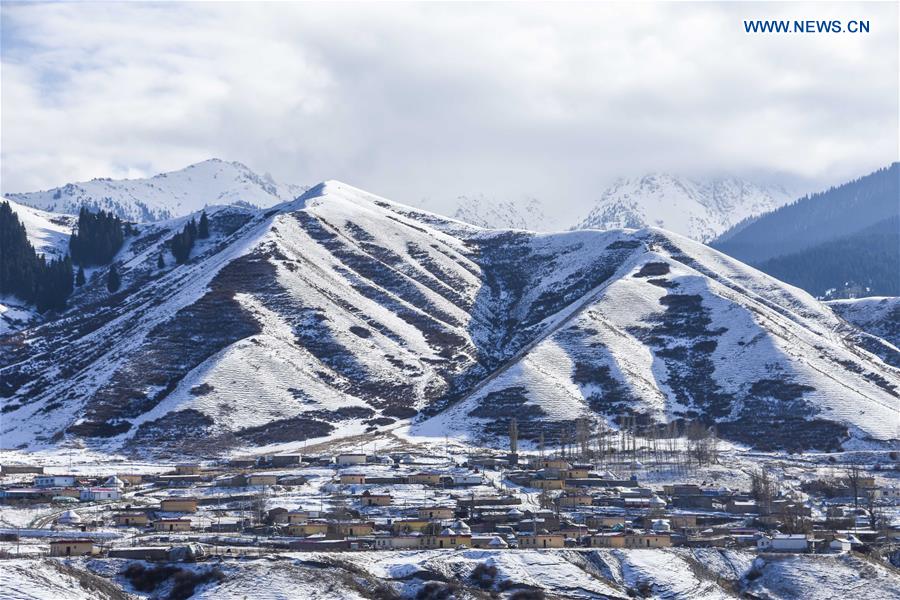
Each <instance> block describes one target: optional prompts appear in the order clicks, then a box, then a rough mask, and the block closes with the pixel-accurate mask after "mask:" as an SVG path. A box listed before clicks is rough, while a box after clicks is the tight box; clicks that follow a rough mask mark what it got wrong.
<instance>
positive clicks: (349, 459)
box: [335, 453, 366, 466]
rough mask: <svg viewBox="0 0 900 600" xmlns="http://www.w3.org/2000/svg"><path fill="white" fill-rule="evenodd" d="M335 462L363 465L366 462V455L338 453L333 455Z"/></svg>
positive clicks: (343, 464)
mask: <svg viewBox="0 0 900 600" xmlns="http://www.w3.org/2000/svg"><path fill="white" fill-rule="evenodd" d="M335 462H336V463H337V464H338V465H341V466H347V465H364V464H366V455H365V454H355V453H354V454H338V455H337V456H336V457H335Z"/></svg>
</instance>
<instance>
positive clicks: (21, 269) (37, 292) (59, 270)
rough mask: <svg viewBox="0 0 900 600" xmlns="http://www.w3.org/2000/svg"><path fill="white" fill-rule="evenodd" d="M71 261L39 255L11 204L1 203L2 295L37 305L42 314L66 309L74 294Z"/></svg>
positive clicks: (68, 258) (0, 282) (0, 280)
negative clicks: (49, 258)
mask: <svg viewBox="0 0 900 600" xmlns="http://www.w3.org/2000/svg"><path fill="white" fill-rule="evenodd" d="M72 285H73V284H72V259H71V258H70V257H69V256H68V255H66V256H65V257H63V258H60V259H56V260H50V261H48V260H47V259H46V257H45V256H44V255H43V254H41V255H39V254H38V253H37V252H36V251H35V249H34V246H32V245H31V242H29V241H28V234H27V233H26V231H25V226H24V225H23V224H22V223H21V222H20V221H19V217H18V215H16V213H15V212H13V210H12V207H11V206H10V204H9V202H2V203H0V294H4V295H5V294H9V295H13V296H16V297H18V298H20V299H21V300H24V301H25V302H27V303H30V304H34V305H35V307H36V308H37V309H38V311H40V312H44V311H46V310H50V309H54V310H61V309H62V308H65V305H66V298H68V296H69V294H71V293H72Z"/></svg>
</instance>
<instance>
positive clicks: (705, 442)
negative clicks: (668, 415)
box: [539, 415, 719, 473]
mask: <svg viewBox="0 0 900 600" xmlns="http://www.w3.org/2000/svg"><path fill="white" fill-rule="evenodd" d="M617 421H618V425H619V426H618V428H617V429H613V428H612V427H610V426H609V425H608V424H607V423H606V422H603V421H600V422H597V423H594V424H591V422H590V421H589V420H588V419H578V420H577V421H575V423H574V424H573V425H572V427H569V428H563V430H562V431H560V433H559V454H560V455H561V456H562V457H564V458H567V459H570V460H582V461H585V462H592V463H596V464H599V465H601V466H604V467H609V468H614V467H615V468H618V469H620V470H625V471H629V470H631V471H633V470H634V469H635V468H637V463H641V467H643V468H645V469H654V470H669V471H675V472H679V473H687V472H690V471H691V470H693V469H694V468H697V467H704V466H708V465H712V464H716V463H718V460H719V437H718V433H717V431H716V427H715V425H712V426H707V425H705V424H704V423H702V422H700V421H686V422H678V421H674V422H671V423H668V424H665V425H659V424H655V423H651V424H642V423H640V422H639V420H638V417H636V416H634V415H622V416H620V417H619V418H618V419H617ZM539 448H540V449H541V451H542V453H543V451H544V438H543V435H541V440H540V443H539Z"/></svg>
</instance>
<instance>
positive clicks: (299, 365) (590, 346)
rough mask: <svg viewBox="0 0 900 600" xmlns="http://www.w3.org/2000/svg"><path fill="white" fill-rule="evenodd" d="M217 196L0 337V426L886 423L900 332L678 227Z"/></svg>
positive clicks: (182, 433)
mask: <svg viewBox="0 0 900 600" xmlns="http://www.w3.org/2000/svg"><path fill="white" fill-rule="evenodd" d="M208 214H209V218H210V229H211V233H212V235H211V237H210V239H208V240H201V241H198V244H197V246H196V247H195V248H194V250H193V252H192V254H191V257H190V258H189V260H188V262H187V263H186V264H185V265H182V266H175V265H174V264H173V261H172V257H171V255H167V254H165V252H166V251H165V244H166V240H167V239H168V238H169V236H171V235H173V234H174V232H177V231H178V230H179V229H180V228H181V227H182V226H183V223H184V220H185V219H186V218H187V217H183V218H180V219H175V220H171V221H166V222H160V223H152V224H147V225H144V226H141V227H140V231H139V233H138V235H136V236H135V237H134V238H133V239H130V240H129V241H128V242H127V244H126V246H125V247H124V248H123V250H122V251H121V252H120V253H119V255H118V256H117V258H116V265H117V269H118V271H119V273H120V274H121V278H122V289H121V290H120V291H119V292H117V293H116V294H113V295H110V294H109V293H108V292H106V290H105V286H104V285H103V272H102V270H101V271H98V273H97V275H96V277H94V278H92V279H91V281H89V282H88V283H87V284H86V285H85V286H83V288H82V289H79V290H78V291H76V294H75V295H74V296H73V298H72V305H73V309H72V310H70V311H69V312H67V313H66V314H65V315H63V316H62V318H60V319H59V320H56V321H52V322H49V323H45V324H43V325H41V326H38V327H33V328H30V329H26V330H24V331H21V332H19V333H17V334H15V335H10V336H5V337H0V381H2V384H0V397H2V398H3V411H4V423H3V430H2V431H0V434H2V435H0V437H2V439H3V443H4V445H5V446H9V445H11V446H17V445H19V444H22V443H25V444H30V445H33V446H41V445H53V444H59V443H65V442H66V441H67V440H69V441H76V440H81V441H82V442H85V443H89V444H92V445H97V446H100V447H118V448H121V447H126V448H131V449H132V450H134V451H136V452H187V453H218V452H224V451H228V449H230V448H237V447H242V446H246V445H261V444H273V443H290V442H302V441H303V440H305V439H313V438H323V437H328V436H331V435H336V434H338V433H340V435H353V434H358V433H364V432H365V431H367V430H369V431H371V430H376V429H380V428H384V427H392V426H394V425H397V424H404V423H407V424H408V425H409V426H410V427H411V431H412V432H413V433H417V432H418V433H419V434H422V435H432V436H433V435H438V433H437V432H440V433H439V434H440V435H441V436H442V435H444V434H445V433H448V432H450V433H453V434H454V435H462V436H472V437H475V438H496V437H497V436H501V437H502V436H504V435H505V427H506V424H507V422H508V420H509V419H510V418H511V417H512V416H516V417H517V418H518V419H519V422H520V433H521V435H522V437H523V439H536V437H537V435H538V434H539V433H540V432H542V431H543V432H544V433H546V435H547V438H548V439H550V440H553V439H559V437H560V436H562V435H565V431H566V428H568V427H571V426H572V423H573V420H574V419H577V418H582V417H583V418H588V419H590V420H592V421H597V420H604V421H611V422H615V421H616V420H617V419H618V418H620V417H622V416H623V415H634V416H636V417H639V418H640V419H641V420H642V422H645V423H647V424H649V423H654V422H659V423H662V422H667V421H669V420H677V419H688V420H690V419H700V420H703V421H704V422H707V423H718V426H719V428H720V431H721V432H722V435H723V436H726V437H729V438H730V439H733V440H736V441H740V442H742V443H748V444H754V443H756V444H757V445H759V444H769V445H770V446H771V447H785V446H789V447H798V448H799V447H820V448H833V447H837V446H840V445H841V444H850V445H851V446H852V445H854V444H857V445H858V444H867V443H879V442H878V440H889V439H893V438H895V437H896V435H897V434H896V431H895V428H893V429H892V428H891V426H890V423H891V422H892V420H891V419H892V418H893V417H895V416H896V410H895V409H894V408H893V407H894V406H895V405H896V398H897V397H898V396H897V389H898V387H900V371H898V370H897V369H896V368H894V367H891V366H890V365H889V364H887V363H885V362H884V361H883V360H882V359H881V358H879V354H878V352H882V353H885V356H890V354H889V353H890V352H894V353H896V348H893V347H892V346H890V347H888V346H887V345H885V347H884V348H878V347H871V348H867V347H864V346H863V345H862V344H861V343H860V342H858V341H857V338H858V336H860V335H861V333H860V332H859V331H858V330H857V329H855V328H853V327H852V326H850V325H848V324H847V323H846V322H844V321H842V320H840V319H838V318H837V317H835V316H834V315H833V313H832V312H831V310H830V309H828V308H827V307H825V306H823V305H821V304H819V303H818V302H816V301H815V300H814V299H812V298H811V297H809V296H808V295H806V294H805V293H803V292H801V291H799V290H797V289H795V288H791V287H790V286H785V285H783V284H781V283H780V282H777V281H776V280H774V279H771V278H769V277H767V276H765V275H763V274H761V273H759V272H758V271H756V270H754V269H752V268H750V267H747V266H745V265H742V264H741V263H739V262H737V261H734V260H732V259H730V258H728V257H726V256H724V255H721V254H719V253H718V252H715V251H713V250H710V249H709V248H706V247H705V246H702V245H701V244H698V243H696V242H691V241H690V240H688V239H686V238H684V237H681V236H678V235H677V234H672V233H670V232H665V231H662V230H658V229H643V230H639V231H605V232H599V231H571V232H564V233H559V234H534V233H530V232H521V231H492V230H485V229H482V228H478V227H474V226H470V225H467V224H465V223H461V222H459V221H456V220H453V219H448V218H446V217H441V216H440V215H436V214H434V213H429V212H427V211H423V210H420V209H416V208H413V207H409V206H405V205H402V204H398V203H395V202H392V201H390V200H387V199H384V198H380V197H378V196H374V195H372V194H368V193H366V192H364V191H362V190H359V189H358V188H354V187H352V186H349V185H346V184H342V183H340V182H335V181H329V182H325V183H323V184H320V185H318V186H315V187H313V188H311V189H310V190H308V191H307V192H306V193H304V194H303V195H301V196H299V197H298V198H296V199H295V200H292V201H290V202H286V203H282V204H279V205H277V206H274V207H272V208H269V209H264V210H257V209H251V208H248V207H243V206H225V207H217V208H211V209H208ZM160 252H162V253H163V254H164V256H165V259H166V260H165V265H164V267H163V268H162V269H158V268H157V267H156V259H157V257H158V256H159V254H160ZM626 307H627V308H626ZM867 339H868V338H867ZM871 340H872V341H870V342H869V343H874V344H877V338H871ZM817 348H818V349H817ZM860 410H863V411H865V413H864V414H860V413H859V411H860ZM417 415H418V417H417ZM413 417H417V418H416V419H415V420H414V421H409V419H411V418H413ZM760 428H763V429H765V430H766V431H768V433H765V431H764V432H763V433H760V431H761V429H760ZM766 428H768V429H766ZM787 431H790V433H791V435H790V436H786V435H783V434H781V433H779V432H787ZM760 435H761V437H758V436H760ZM754 440H757V441H756V442H755V441H754Z"/></svg>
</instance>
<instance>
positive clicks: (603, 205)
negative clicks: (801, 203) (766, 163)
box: [574, 173, 793, 242]
mask: <svg viewBox="0 0 900 600" xmlns="http://www.w3.org/2000/svg"><path fill="white" fill-rule="evenodd" d="M792 199H793V196H792V194H791V193H790V192H789V191H788V190H786V189H785V188H783V187H780V186H775V185H768V186H762V185H759V184H756V183H752V182H749V181H745V180H742V179H738V178H734V177H721V178H714V179H707V180H696V179H690V178H687V177H679V176H675V175H669V174H665V173H654V174H649V175H645V176H643V177H640V178H634V179H628V178H622V179H618V180H617V181H616V182H615V183H613V184H612V185H611V186H610V187H609V188H607V189H606V191H604V192H603V194H602V195H601V196H600V200H599V201H598V202H597V204H596V206H594V208H593V209H592V210H591V212H590V213H589V214H588V216H587V217H586V218H585V219H584V220H583V221H582V222H581V223H579V224H578V225H577V226H575V227H574V229H617V228H641V227H661V228H663V229H667V230H669V231H674V232H676V233H680V234H681V235H684V236H687V237H689V238H691V239H694V240H697V241H700V242H708V241H710V240H712V239H713V238H715V237H716V236H718V235H719V234H721V233H723V232H724V231H726V230H728V229H730V228H731V227H733V226H734V225H736V224H738V223H740V222H742V221H745V220H746V219H749V218H751V217H755V216H758V215H761V214H763V213H766V212H769V211H772V210H775V209H776V208H778V207H780V206H782V205H784V204H786V203H788V202H789V201H790V200H792Z"/></svg>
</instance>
